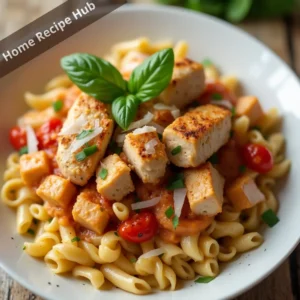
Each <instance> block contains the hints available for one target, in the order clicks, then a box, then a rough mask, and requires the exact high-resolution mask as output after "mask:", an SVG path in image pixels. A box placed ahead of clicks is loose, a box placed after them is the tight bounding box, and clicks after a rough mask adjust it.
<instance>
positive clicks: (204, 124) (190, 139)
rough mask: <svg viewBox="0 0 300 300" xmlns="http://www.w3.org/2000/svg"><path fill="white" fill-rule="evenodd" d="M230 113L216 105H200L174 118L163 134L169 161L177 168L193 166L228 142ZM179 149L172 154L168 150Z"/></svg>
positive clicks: (202, 161)
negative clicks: (179, 147) (179, 148)
mask: <svg viewBox="0 0 300 300" xmlns="http://www.w3.org/2000/svg"><path fill="white" fill-rule="evenodd" d="M230 129H231V113H230V111H229V110H227V109H225V108H221V107H219V106H216V105H211V104H207V105H203V106H200V107H198V108H196V109H194V110H192V111H190V112H188V113H186V114H185V115H184V116H182V117H179V118H177V119H176V120H175V121H174V122H173V123H172V124H171V125H169V126H168V127H167V128H166V129H165V130H164V133H163V141H164V143H165V145H166V149H167V154H168V157H169V159H170V161H171V162H172V163H173V164H175V165H176V166H178V167H184V168H189V167H197V166H199V165H200V164H202V163H204V162H205V161H206V160H207V159H208V158H209V157H210V156H211V155H212V154H214V153H215V152H216V151H217V150H219V148H220V147H221V146H223V145H224V144H226V142H227V141H228V140H229V136H230ZM178 146H181V151H180V152H179V153H177V154H175V155H174V153H173V154H172V150H173V149H175V148H176V147H178Z"/></svg>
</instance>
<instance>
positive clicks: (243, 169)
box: [239, 165, 247, 173]
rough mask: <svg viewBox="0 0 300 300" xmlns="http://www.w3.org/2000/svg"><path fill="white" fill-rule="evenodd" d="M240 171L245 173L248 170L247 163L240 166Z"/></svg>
mask: <svg viewBox="0 0 300 300" xmlns="http://www.w3.org/2000/svg"><path fill="white" fill-rule="evenodd" d="M239 171H240V173H245V172H246V171H247V167H246V166H245V165H241V166H239Z"/></svg>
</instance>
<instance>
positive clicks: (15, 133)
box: [9, 126, 27, 150]
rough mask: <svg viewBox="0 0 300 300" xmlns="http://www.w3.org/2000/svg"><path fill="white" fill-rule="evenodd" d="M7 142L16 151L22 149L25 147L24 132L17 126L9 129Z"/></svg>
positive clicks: (25, 137) (25, 136) (25, 138)
mask: <svg viewBox="0 0 300 300" xmlns="http://www.w3.org/2000/svg"><path fill="white" fill-rule="evenodd" d="M9 140H10V143H11V144H12V146H13V147H14V148H15V149H16V150H20V149H21V148H22V147H24V146H26V145H27V135H26V130H25V129H24V128H21V127H19V126H15V127H13V128H11V130H10V132H9Z"/></svg>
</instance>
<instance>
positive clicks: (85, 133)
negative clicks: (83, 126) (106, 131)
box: [76, 129, 94, 140]
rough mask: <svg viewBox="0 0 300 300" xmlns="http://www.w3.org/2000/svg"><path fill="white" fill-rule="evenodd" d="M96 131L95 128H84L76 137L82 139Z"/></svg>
mask: <svg viewBox="0 0 300 300" xmlns="http://www.w3.org/2000/svg"><path fill="white" fill-rule="evenodd" d="M93 132H94V129H89V130H82V131H81V132H80V133H79V134H78V135H77V136H76V139H77V140H82V139H84V138H85V137H87V136H89V135H90V134H91V133H93Z"/></svg>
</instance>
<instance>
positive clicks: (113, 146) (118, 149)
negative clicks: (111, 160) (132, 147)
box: [109, 140, 122, 154]
mask: <svg viewBox="0 0 300 300" xmlns="http://www.w3.org/2000/svg"><path fill="white" fill-rule="evenodd" d="M109 149H110V151H111V152H113V153H116V154H120V153H121V152H122V148H121V147H119V146H118V145H117V143H116V142H115V141H113V140H112V141H111V142H110V143H109Z"/></svg>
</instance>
